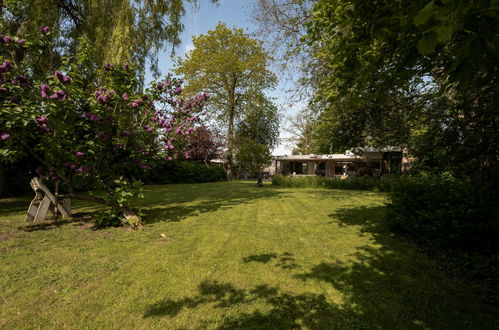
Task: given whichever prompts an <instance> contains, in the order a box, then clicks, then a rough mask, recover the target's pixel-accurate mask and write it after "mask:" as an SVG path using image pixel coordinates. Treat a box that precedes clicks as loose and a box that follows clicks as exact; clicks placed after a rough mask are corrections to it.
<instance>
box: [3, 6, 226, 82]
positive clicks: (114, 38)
mask: <svg viewBox="0 0 499 330" xmlns="http://www.w3.org/2000/svg"><path fill="white" fill-rule="evenodd" d="M197 1H198V0H143V1H139V0H14V1H12V0H11V1H9V0H6V1H4V5H5V7H4V8H3V9H2V11H3V13H2V14H3V15H2V16H1V19H0V23H1V25H2V30H3V31H2V32H1V33H4V34H7V35H15V36H18V37H20V38H26V36H27V35H28V34H30V33H33V32H35V31H38V29H39V28H40V27H41V26H48V27H49V28H50V33H49V37H50V38H51V39H52V41H54V42H55V43H54V45H55V47H54V48H52V49H49V50H47V52H48V54H47V56H46V57H45V60H44V61H43V63H41V65H40V67H41V68H46V70H47V71H53V70H54V69H55V68H57V67H58V66H59V65H60V64H61V63H60V56H61V55H62V54H74V53H75V52H76V49H77V47H78V44H79V41H78V40H79V38H81V37H86V38H88V39H89V40H91V41H92V46H93V53H92V56H91V58H92V60H93V61H94V62H95V64H96V65H97V66H101V65H102V64H103V63H104V61H105V60H108V61H109V62H112V63H123V62H125V61H130V62H134V63H136V64H137V68H138V69H139V70H138V71H139V76H141V74H143V73H144V71H145V64H146V62H149V63H150V65H151V67H150V68H151V69H152V71H153V72H156V73H157V72H158V68H157V64H158V61H157V55H158V52H159V51H161V50H162V49H164V48H165V47H166V46H168V45H171V46H173V47H175V46H177V45H179V44H180V37H179V36H180V33H181V32H182V31H183V28H184V27H183V25H182V23H181V19H182V16H183V15H185V6H186V4H189V3H190V4H193V5H195V4H196V3H197ZM211 2H214V3H215V2H217V0H211Z"/></svg>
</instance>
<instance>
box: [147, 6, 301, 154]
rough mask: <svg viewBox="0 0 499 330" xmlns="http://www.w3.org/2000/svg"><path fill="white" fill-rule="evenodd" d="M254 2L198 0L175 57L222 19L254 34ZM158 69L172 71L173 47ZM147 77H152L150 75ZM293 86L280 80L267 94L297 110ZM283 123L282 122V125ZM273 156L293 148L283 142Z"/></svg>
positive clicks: (285, 107) (290, 110)
mask: <svg viewBox="0 0 499 330" xmlns="http://www.w3.org/2000/svg"><path fill="white" fill-rule="evenodd" d="M253 5H254V1H252V0H219V4H218V5H214V4H212V3H211V1H209V0H199V8H198V10H193V9H192V8H191V7H190V6H188V8H187V13H186V15H185V17H184V19H183V23H184V26H185V29H184V32H183V33H182V36H181V40H182V44H181V45H180V46H179V47H178V48H177V49H176V56H180V57H182V56H184V54H185V52H186V51H189V50H190V49H192V36H195V35H198V34H200V33H206V32H208V30H212V29H214V28H215V27H216V25H217V24H218V23H219V22H223V23H225V24H227V26H229V27H233V26H237V27H239V28H243V29H244V30H245V32H246V33H248V34H252V33H254V32H255V31H256V29H257V26H256V25H255V24H253V22H252V17H251V16H252V11H253ZM159 68H160V70H161V73H162V74H163V75H164V74H166V73H167V72H170V71H172V68H173V59H172V58H171V56H170V50H166V51H164V52H162V53H161V54H160V55H159ZM148 79H151V78H150V76H149V77H148ZM289 88H290V85H289V83H287V82H286V81H285V80H283V79H280V83H279V85H278V86H277V88H276V90H274V91H272V92H269V93H268V95H270V96H271V97H274V98H275V99H276V103H277V104H278V105H279V106H280V107H281V108H282V109H283V115H287V114H292V113H295V112H296V111H297V110H298V108H299V107H300V106H301V105H295V106H293V107H289V106H288V103H289V101H288V100H287V96H286V93H285V91H286V90H287V89H289ZM282 124H284V123H281V126H282ZM281 137H282V138H284V137H288V134H287V133H286V132H284V131H283V130H282V129H281ZM272 153H273V154H274V155H283V154H288V155H289V154H291V151H290V150H289V149H287V148H286V147H285V146H283V145H279V147H277V148H276V149H275V150H273V152H272Z"/></svg>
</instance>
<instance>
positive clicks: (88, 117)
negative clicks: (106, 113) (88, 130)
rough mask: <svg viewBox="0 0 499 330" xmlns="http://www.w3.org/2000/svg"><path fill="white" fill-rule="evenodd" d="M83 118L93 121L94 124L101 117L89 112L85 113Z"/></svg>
mask: <svg viewBox="0 0 499 330" xmlns="http://www.w3.org/2000/svg"><path fill="white" fill-rule="evenodd" d="M85 117H86V118H87V119H89V120H91V121H95V122H99V121H100V120H101V117H100V116H99V115H96V114H93V113H90V112H86V113H85Z"/></svg>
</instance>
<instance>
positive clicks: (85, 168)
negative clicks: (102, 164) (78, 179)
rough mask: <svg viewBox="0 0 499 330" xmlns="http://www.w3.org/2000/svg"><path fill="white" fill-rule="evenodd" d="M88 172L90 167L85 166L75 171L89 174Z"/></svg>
mask: <svg viewBox="0 0 499 330" xmlns="http://www.w3.org/2000/svg"><path fill="white" fill-rule="evenodd" d="M88 171H89V168H88V166H85V165H83V166H80V167H78V168H77V169H76V170H75V172H76V173H87V172H88Z"/></svg>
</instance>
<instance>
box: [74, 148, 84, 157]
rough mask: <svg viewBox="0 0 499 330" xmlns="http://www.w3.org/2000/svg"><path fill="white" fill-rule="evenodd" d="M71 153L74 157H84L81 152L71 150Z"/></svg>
mask: <svg viewBox="0 0 499 330" xmlns="http://www.w3.org/2000/svg"><path fill="white" fill-rule="evenodd" d="M71 152H72V153H73V155H75V156H76V157H83V156H85V153H84V152H81V151H78V150H71Z"/></svg>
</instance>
